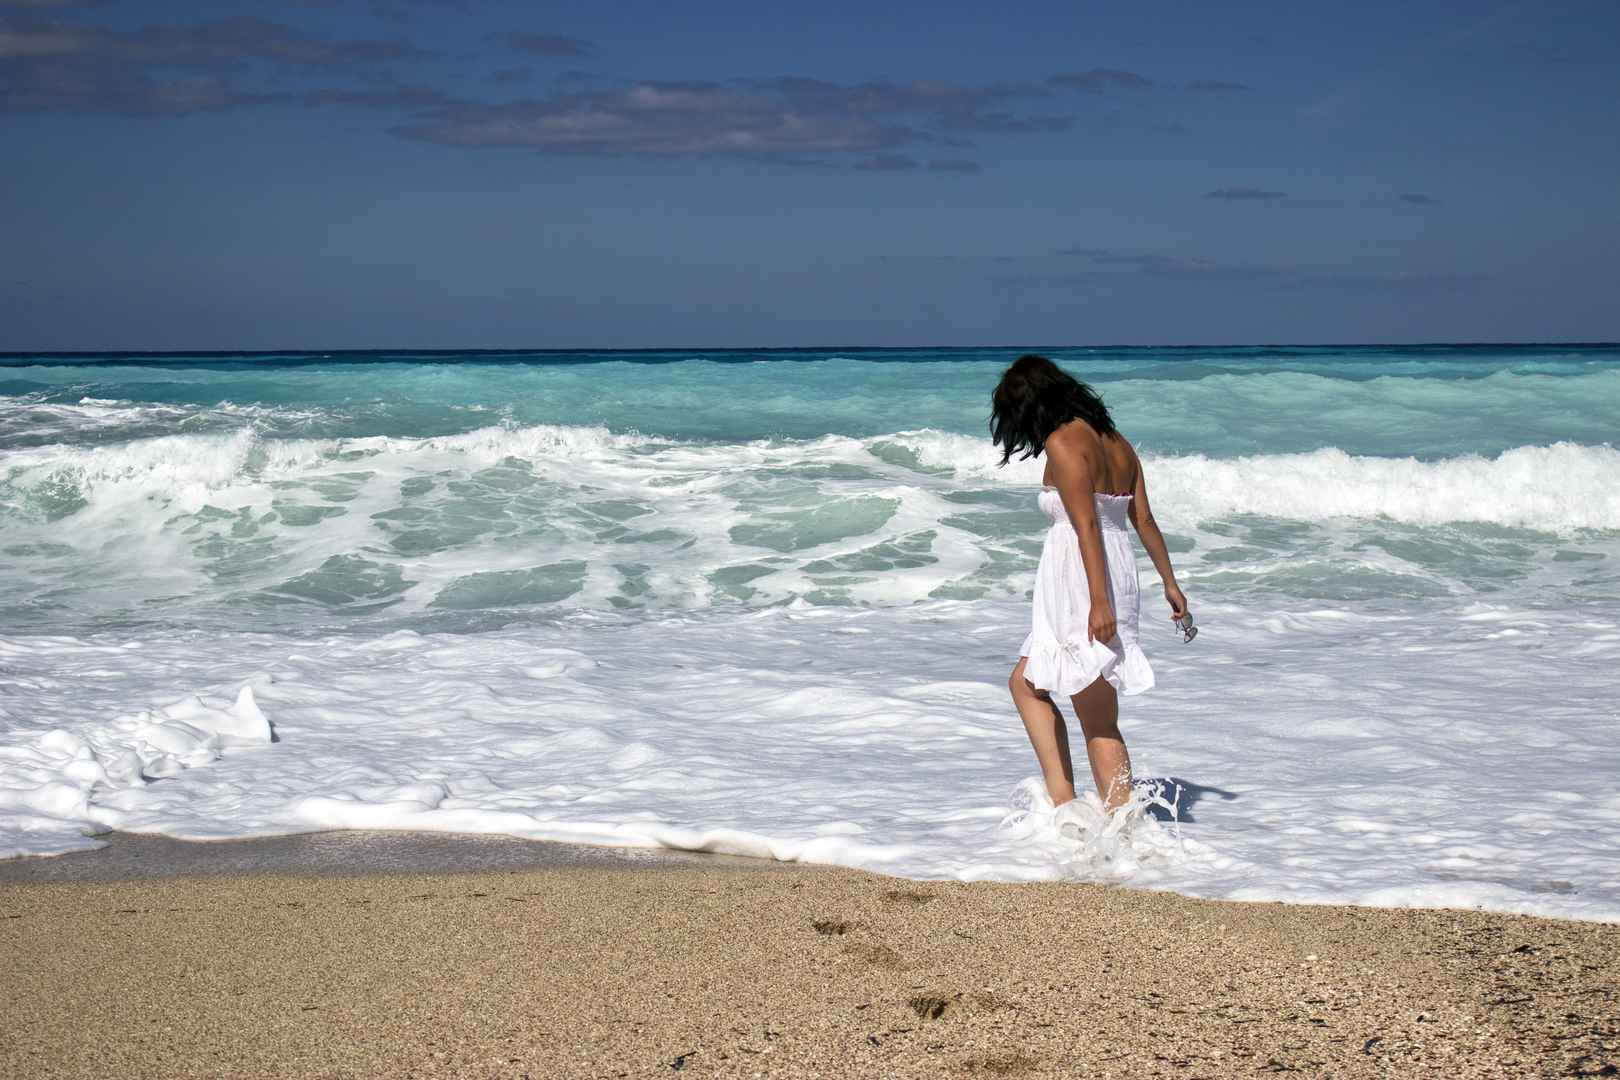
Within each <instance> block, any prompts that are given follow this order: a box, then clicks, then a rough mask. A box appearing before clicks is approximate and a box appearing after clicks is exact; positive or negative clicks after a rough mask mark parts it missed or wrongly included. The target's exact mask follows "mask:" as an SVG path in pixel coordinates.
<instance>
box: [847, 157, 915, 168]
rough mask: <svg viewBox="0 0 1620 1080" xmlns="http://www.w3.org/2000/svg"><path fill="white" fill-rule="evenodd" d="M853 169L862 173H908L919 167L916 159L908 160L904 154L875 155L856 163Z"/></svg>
mask: <svg viewBox="0 0 1620 1080" xmlns="http://www.w3.org/2000/svg"><path fill="white" fill-rule="evenodd" d="M853 168H856V169H860V170H862V171H864V172H909V171H911V170H912V169H916V168H920V166H919V165H918V164H917V159H916V158H909V157H906V156H905V155H904V154H876V155H874V156H872V157H869V158H862V159H861V160H860V161H857V162H856V163H855V164H854V166H853Z"/></svg>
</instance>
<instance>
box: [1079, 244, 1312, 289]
mask: <svg viewBox="0 0 1620 1080" xmlns="http://www.w3.org/2000/svg"><path fill="white" fill-rule="evenodd" d="M1058 254H1059V255H1075V256H1079V257H1081V258H1085V259H1089V260H1090V261H1091V262H1093V263H1095V264H1097V265H1098V266H1119V267H1128V268H1132V269H1135V270H1136V271H1137V272H1138V273H1142V274H1146V275H1148V276H1149V277H1159V278H1179V279H1184V280H1203V281H1218V280H1219V281H1255V280H1259V279H1262V278H1274V277H1277V276H1279V275H1280V274H1281V271H1279V270H1276V269H1273V268H1272V267H1268V266H1252V265H1239V264H1233V263H1220V262H1216V261H1213V260H1211V259H1206V258H1204V257H1202V256H1185V255H1160V254H1151V253H1140V252H1121V251H1110V250H1108V249H1106V248H1085V247H1073V248H1064V249H1063V250H1062V251H1060V252H1058Z"/></svg>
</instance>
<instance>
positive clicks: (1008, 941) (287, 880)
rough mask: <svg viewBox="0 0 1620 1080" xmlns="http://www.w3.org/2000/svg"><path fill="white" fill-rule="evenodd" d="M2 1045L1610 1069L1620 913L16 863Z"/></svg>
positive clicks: (956, 1062)
mask: <svg viewBox="0 0 1620 1080" xmlns="http://www.w3.org/2000/svg"><path fill="white" fill-rule="evenodd" d="M0 990H3V996H4V999H5V1001H6V1003H7V1005H6V1014H7V1015H6V1022H5V1024H4V1025H0V1074H3V1075H5V1076H15V1077H44V1076H115V1075H116V1076H165V1077H174V1076H203V1075H210V1076H217V1075H232V1076H278V1077H292V1076H489V1077H497V1076H500V1077H506V1076H510V1077H521V1076H529V1077H620V1076H654V1075H666V1074H669V1073H671V1072H681V1073H683V1074H689V1075H695V1076H746V1077H752V1076H783V1077H797V1076H806V1077H810V1076H827V1077H862V1076H872V1077H880V1076H882V1077H887V1076H942V1075H948V1076H1028V1077H1038V1076H1099V1077H1106V1076H1120V1077H1124V1076H1144V1075H1163V1076H1184V1077H1195V1076H1202V1077H1212V1076H1240V1075H1241V1076H1249V1075H1254V1074H1256V1073H1270V1072H1297V1073H1301V1074H1304V1075H1310V1076H1319V1075H1332V1076H1394V1075H1399V1076H1494V1077H1500V1076H1526V1075H1537V1076H1540V1075H1546V1076H1602V1075H1615V1074H1616V1072H1617V1069H1620V927H1617V926H1614V925H1606V924H1596V923H1581V922H1565V921H1553V920H1545V919H1538V918H1531V917H1525V916H1505V915H1492V914H1482V913H1476V912H1465V911H1450V910H1424V911H1411V910H1401V911H1397V910H1377V909H1367V908H1348V907H1306V906H1290V905H1282V904H1235V903H1220V902H1212V901H1202V900H1192V899H1187V898H1184V897H1181V896H1176V895H1172V894H1168V893H1150V892H1141V891H1135V890H1128V889H1119V888H1107V887H1098V886H1088V885H1079V884H1058V883H1049V884H1036V885H1012V884H958V883H944V882H910V881H905V880H900V879H895V878H887V877H882V876H878V875H872V874H866V873H860V872H854V871H845V870H837V869H829V868H822V867H794V866H782V865H778V864H771V863H765V862H760V863H740V862H735V861H733V862H731V863H716V864H714V865H703V864H696V865H669V864H656V865H650V866H641V867H637V866H614V865H591V864H589V863H588V862H587V863H581V862H579V861H578V860H575V861H574V863H573V864H568V863H567V862H566V861H565V863H564V864H563V865H558V866H555V867H552V868H542V869H523V870H516V869H506V870H481V871H477V872H458V873H437V874H415V873H369V874H363V875H351V876H333V875H331V874H330V873H320V874H309V873H305V874H286V873H282V874H275V875H240V874H238V875H235V876H214V877H202V876H190V877H182V878H171V879H158V880H150V879H149V880H137V881H80V882H32V883H18V882H16V881H12V882H9V883H5V884H0Z"/></svg>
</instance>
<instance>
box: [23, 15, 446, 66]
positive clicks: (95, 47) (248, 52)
mask: <svg viewBox="0 0 1620 1080" xmlns="http://www.w3.org/2000/svg"><path fill="white" fill-rule="evenodd" d="M425 55H426V54H425V53H423V52H422V51H421V50H420V49H417V48H416V47H415V46H413V45H411V44H410V43H409V42H406V41H403V40H399V39H391V40H376V39H369V40H368V39H356V40H348V41H332V40H328V39H324V38H319V37H315V36H313V35H311V34H306V33H304V32H303V31H301V30H297V29H294V28H293V27H291V26H287V25H285V24H283V23H277V22H271V21H269V20H267V19H259V18H254V17H252V16H238V17H236V18H230V19H218V20H215V21H212V22H204V23H197V24H194V25H191V26H148V27H145V28H143V29H140V30H135V31H130V32H120V31H116V30H108V29H104V28H101V27H95V26H83V25H80V24H77V23H64V22H48V21H44V20H39V19H31V18H25V19H15V18H13V19H0V58H6V59H48V58H62V57H79V58H96V59H102V60H114V61H123V62H126V63H131V64H151V65H175V66H192V65H207V64H223V63H230V62H233V61H243V60H267V61H274V62H276V63H281V64H292V65H298V66H315V67H320V66H334V65H349V64H356V63H383V62H389V61H397V60H410V59H417V58H420V57H422V56H425Z"/></svg>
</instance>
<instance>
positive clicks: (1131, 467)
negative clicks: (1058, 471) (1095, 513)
mask: <svg viewBox="0 0 1620 1080" xmlns="http://www.w3.org/2000/svg"><path fill="white" fill-rule="evenodd" d="M1047 441H1048V442H1049V443H1050V442H1053V441H1056V442H1058V443H1060V444H1062V443H1065V442H1067V443H1071V444H1074V443H1078V444H1085V445H1086V446H1087V448H1088V449H1090V450H1091V452H1090V453H1087V454H1086V455H1085V457H1086V459H1087V460H1089V461H1090V462H1091V490H1092V491H1094V492H1098V493H1100V494H1103V495H1131V494H1134V493H1135V491H1136V477H1137V473H1138V471H1139V470H1140V468H1141V466H1140V464H1139V463H1138V462H1137V460H1136V450H1135V448H1134V447H1132V446H1131V444H1130V442H1129V440H1127V439H1126V438H1125V436H1123V435H1121V434H1120V433H1119V432H1118V431H1113V432H1110V433H1109V434H1107V435H1098V434H1097V432H1096V429H1094V428H1093V427H1092V426H1091V425H1090V424H1088V423H1086V422H1085V421H1084V420H1071V421H1069V422H1068V423H1066V424H1064V425H1063V426H1061V427H1059V428H1058V429H1057V430H1055V431H1053V432H1052V434H1051V436H1050V437H1049V438H1048V440H1047ZM1048 461H1050V458H1048ZM1052 480H1053V477H1052V467H1051V465H1050V464H1048V465H1047V467H1046V469H1045V470H1044V471H1043V473H1042V479H1041V483H1042V484H1044V485H1045V486H1047V487H1052V486H1053V484H1052Z"/></svg>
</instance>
